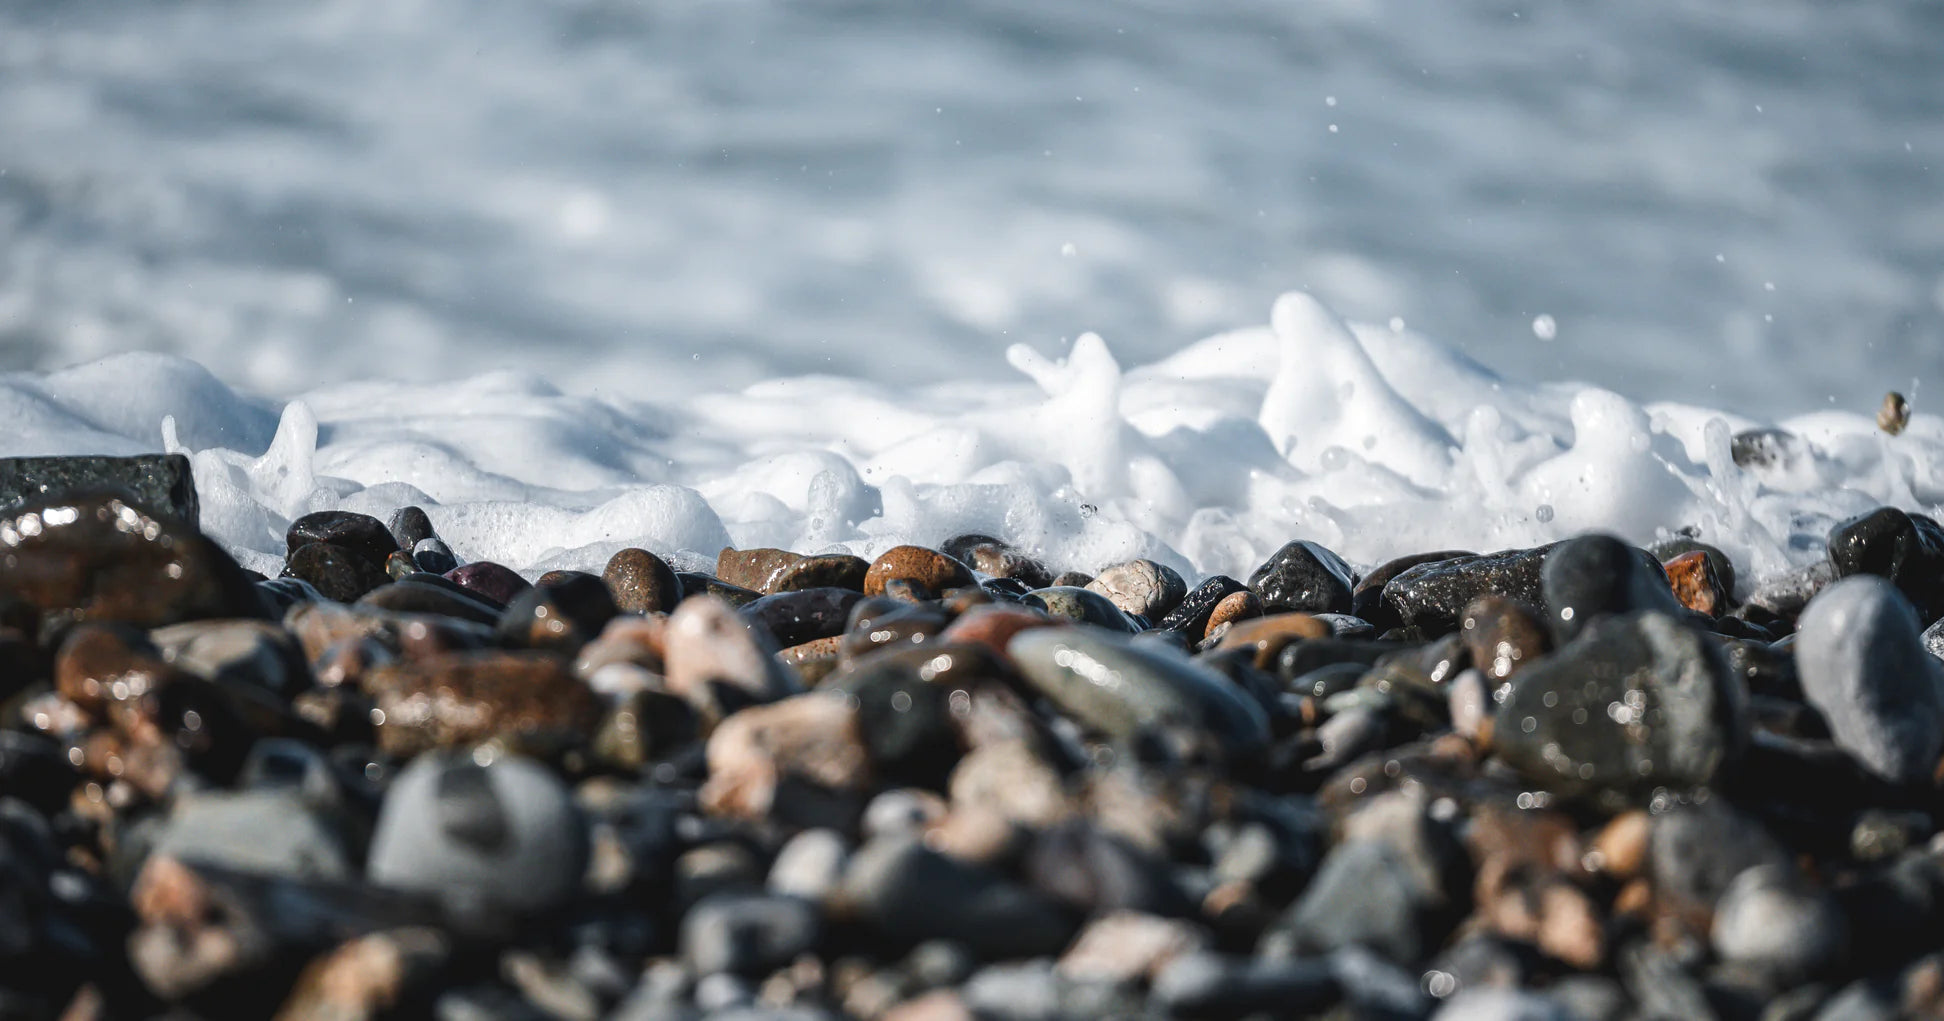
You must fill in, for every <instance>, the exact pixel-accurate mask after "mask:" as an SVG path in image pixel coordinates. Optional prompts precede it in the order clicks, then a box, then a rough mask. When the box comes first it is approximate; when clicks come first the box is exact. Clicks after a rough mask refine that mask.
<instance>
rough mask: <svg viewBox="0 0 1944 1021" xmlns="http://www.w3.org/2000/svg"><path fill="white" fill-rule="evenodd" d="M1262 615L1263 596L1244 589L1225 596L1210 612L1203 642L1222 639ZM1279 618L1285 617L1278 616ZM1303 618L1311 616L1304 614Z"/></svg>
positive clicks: (1203, 633)
mask: <svg viewBox="0 0 1944 1021" xmlns="http://www.w3.org/2000/svg"><path fill="white" fill-rule="evenodd" d="M1262 613H1263V609H1262V597H1261V596H1258V595H1256V594H1255V593H1254V592H1251V591H1249V590H1248V589H1243V590H1242V591H1240V592H1231V593H1229V594H1228V595H1226V596H1223V597H1222V601H1221V602H1219V603H1216V604H1215V608H1214V609H1213V610H1210V611H1209V613H1208V628H1207V630H1205V631H1203V632H1202V636H1201V637H1202V640H1203V641H1209V640H1211V639H1219V638H1222V637H1223V636H1224V635H1226V634H1227V633H1228V632H1229V629H1231V628H1233V627H1234V626H1235V624H1236V623H1237V622H1238V621H1245V620H1253V619H1255V618H1257V617H1260V616H1262ZM1277 616H1285V615H1284V614H1277ZM1302 616H1309V615H1308V614H1303V615H1302ZM1310 619H1312V620H1314V619H1316V618H1314V617H1311V618H1310Z"/></svg>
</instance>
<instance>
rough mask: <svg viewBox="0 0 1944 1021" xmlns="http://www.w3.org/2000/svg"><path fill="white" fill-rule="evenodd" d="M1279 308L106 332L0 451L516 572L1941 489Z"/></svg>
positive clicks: (1210, 554)
mask: <svg viewBox="0 0 1944 1021" xmlns="http://www.w3.org/2000/svg"><path fill="white" fill-rule="evenodd" d="M1272 319H1273V322H1272V324H1271V325H1270V326H1269V327H1268V328H1254V329H1248V330H1241V331H1235V332H1231V333H1227V334H1222V335H1218V336H1215V337H1211V338H1209V339H1207V340H1204V341H1202V342H1200V343H1198V344H1195V345H1191V346H1189V347H1188V348H1186V349H1184V350H1182V351H1180V352H1177V353H1175V354H1174V355H1172V356H1171V357H1169V358H1166V359H1163V360H1161V361H1159V362H1156V363H1154V364H1151V365H1146V366H1141V367H1136V368H1133V369H1127V370H1123V369H1122V367H1121V366H1120V365H1119V364H1118V363H1117V361H1116V360H1115V358H1114V356H1113V354H1112V352H1111V351H1110V349H1109V345H1108V344H1107V342H1106V341H1104V340H1102V339H1101V338H1099V337H1097V336H1092V335H1088V336H1085V337H1083V338H1081V339H1080V340H1079V341H1078V342H1077V343H1076V344H1075V345H1074V347H1073V350H1072V352H1071V354H1070V355H1069V356H1068V357H1067V358H1065V359H1063V360H1057V361H1056V360H1051V359H1047V358H1045V357H1043V356H1041V355H1038V354H1036V353H1034V352H1033V351H1031V350H1030V349H1027V348H1024V347H1015V348H1014V349H1012V350H1011V351H1010V352H1008V354H1007V358H1008V360H1009V361H1010V362H1011V363H1012V365H1013V366H1014V367H1015V368H1016V369H1018V370H1019V371H1020V372H1021V373H1023V374H1024V375H1025V376H1026V377H1027V379H1026V380H1023V381H1019V382H1015V383H1010V384H992V385H987V384H979V385H967V384H963V383H958V384H943V385H939V386H935V387H931V388H910V387H897V386H893V385H887V384H881V383H876V382H872V381H869V380H861V379H848V378H840V377H831V376H812V377H800V378H794V379H781V380H774V381H770V382H766V383H762V384H758V385H755V386H751V387H749V388H747V389H745V390H743V391H741V392H733V393H730V392H717V393H696V394H691V395H687V396H679V397H675V398H671V399H668V400H665V401H654V402H649V401H635V400H627V399H622V398H617V397H612V396H586V395H575V394H567V393H562V392H560V391H558V390H556V389H554V388H553V387H551V386H549V385H548V384H546V383H545V382H543V381H541V380H538V379H536V378H533V377H531V376H527V375H520V374H513V373H504V372H501V373H492V374H488V375H484V376H479V377H476V378H473V379H470V380H466V381H462V382H459V383H454V384H407V383H363V384H350V385H340V386H334V387H327V388H324V389H320V390H315V391H312V392H310V393H307V394H305V395H303V396H302V397H300V398H298V399H296V400H293V401H290V402H289V403H287V404H285V405H284V406H283V408H282V409H281V412H280V413H277V414H274V415H273V413H272V409H271V408H270V407H269V406H268V405H266V404H264V403H263V402H261V401H259V400H257V399H255V398H252V397H250V396H248V395H242V394H238V393H235V392H233V391H231V390H230V389H229V388H227V387H225V386H223V385H222V384H221V383H219V382H216V380H215V379H214V378H213V377H212V376H210V375H209V374H208V373H207V372H204V371H202V370H201V369H200V367H198V366H196V365H195V364H194V363H191V362H187V361H184V360H181V359H177V358H170V357H161V356H153V355H129V356H117V357H111V358H108V359H105V360H103V361H100V362H97V363H94V364H91V365H88V366H83V367H81V368H77V369H72V370H68V371H64V372H55V373H51V374H46V375H38V374H30V373H23V374H14V375H8V376H0V426H4V429H0V454H26V453H74V452H82V451H101V452H112V453H125V452H132V451H137V450H144V449H155V448H157V447H160V446H163V445H167V446H168V447H169V449H176V450H182V451H185V452H188V453H189V454H190V456H191V458H192V460H193V462H194V465H195V470H196V476H197V482H198V485H199V486H200V488H201V492H202V502H203V525H204V527H205V529H206V530H208V531H209V532H210V533H211V534H213V535H215V536H216V537H217V538H219V539H220V540H222V541H223V542H224V543H225V544H226V545H227V546H228V547H229V548H231V549H232V550H234V551H236V552H237V554H238V555H239V557H240V558H241V559H242V560H244V561H245V562H246V563H247V564H249V565H250V566H253V567H255V568H257V569H258V570H263V571H266V572H270V571H274V570H275V569H276V567H277V564H278V557H279V555H280V554H281V552H282V535H283V531H284V529H285V528H286V527H287V525H288V524H289V522H290V520H291V519H293V518H294V517H296V516H298V515H301V514H303V513H307V512H309V511H313V510H320V509H325V508H331V507H343V508H347V509H351V510H358V511H363V512H366V513H371V514H376V515H380V516H383V515H385V514H388V513H389V512H390V511H391V510H392V509H393V508H394V507H396V506H398V505H400V504H403V503H408V502H415V503H420V504H422V505H424V506H425V507H426V508H427V510H428V512H429V513H430V515H431V517H432V520H433V523H434V525H435V526H436V527H437V528H438V530H439V532H440V534H441V535H443V536H445V537H446V539H447V540H448V541H449V542H450V543H451V544H452V546H453V548H454V549H455V551H457V552H458V553H459V555H460V556H461V557H464V558H468V559H493V560H498V561H500V562H502V563H505V564H507V565H509V566H511V567H514V568H516V569H519V570H522V571H525V572H527V573H528V574H533V573H536V572H539V571H543V570H547V569H550V568H555V567H579V568H598V567H599V566H600V565H601V564H602V562H604V561H605V559H606V558H607V557H608V556H609V555H610V554H611V553H612V552H613V551H614V550H615V549H618V548H620V547H621V546H624V545H641V546H645V547H647V548H649V549H653V550H656V551H657V552H661V553H664V554H667V555H670V556H671V557H673V558H674V559H675V560H676V561H677V562H678V563H679V564H680V565H682V566H685V567H695V566H701V565H704V564H706V563H708V562H709V561H710V560H712V559H713V557H714V554H715V553H716V551H717V550H719V549H720V548H721V547H722V546H723V545H725V544H735V545H738V546H750V545H776V546H785V547H790V548H794V549H799V550H804V551H811V552H818V551H828V550H838V549H843V550H849V551H853V552H856V553H859V554H861V555H864V556H872V555H875V554H876V553H877V552H880V551H882V550H883V549H885V548H887V547H889V546H891V545H894V544H896V543H900V542H919V543H937V542H940V541H942V540H944V539H946V538H948V537H950V536H952V535H954V534H957V533H961V532H967V531H979V532H988V533H993V534H997V535H1000V536H1002V537H1004V538H1006V539H1008V540H1010V541H1013V542H1015V543H1017V544H1019V545H1021V546H1022V547H1024V548H1026V549H1029V550H1031V551H1033V552H1035V553H1037V554H1039V555H1041V556H1043V557H1044V558H1045V559H1046V560H1047V561H1049V562H1050V563H1051V564H1052V565H1053V566H1054V567H1056V568H1067V567H1078V568H1082V569H1092V568H1097V567H1100V566H1102V565H1104V564H1105V563H1108V562H1111V561H1114V560H1118V559H1123V558H1127V557H1133V556H1149V557H1154V558H1157V559H1160V560H1162V561H1164V562H1167V563H1170V564H1172V565H1174V566H1176V567H1177V568H1180V569H1183V570H1186V571H1189V572H1191V573H1194V574H1197V575H1202V574H1208V573H1214V572H1222V573H1227V574H1232V575H1245V574H1246V573H1247V572H1248V571H1249V570H1250V569H1252V568H1253V567H1254V566H1255V565H1256V564H1257V563H1259V562H1260V561H1261V560H1262V558H1263V557H1264V556H1266V555H1267V554H1268V553H1269V552H1270V551H1271V550H1273V549H1274V548H1275V547H1277V546H1279V545H1281V544H1282V543H1284V542H1287V541H1288V540H1290V539H1296V538H1308V539H1315V540H1317V541H1320V542H1322V543H1323V544H1325V545H1327V546H1329V547H1331V548H1333V549H1336V550H1338V551H1340V552H1341V553H1342V554H1343V555H1344V556H1346V557H1347V558H1349V559H1350V560H1352V561H1353V562H1356V563H1359V564H1362V565H1371V564H1374V563H1377V562H1379V561H1382V560H1384V559H1387V558H1389V557H1392V556H1395V555H1399V554H1403V553H1409V552H1416V551H1421V550H1428V549H1437V548H1450V547H1460V548H1472V549H1481V550H1482V549H1498V548H1505V547H1511V546H1522V545H1529V544H1533V543H1538V542H1543V541H1547V540H1550V539H1554V538H1559V537H1563V536H1566V535H1571V534H1574V533H1577V532H1580V531H1584V530H1589V529H1601V530H1606V531H1611V532H1616V533H1618V534H1620V535H1622V536H1624V537H1625V538H1627V539H1629V540H1632V541H1634V542H1637V543H1643V544H1644V543H1647V542H1651V541H1653V540H1655V539H1657V538H1661V537H1665V536H1667V535H1670V534H1672V533H1673V532H1674V531H1675V530H1677V529H1684V528H1685V529H1691V530H1693V531H1694V533H1695V534H1697V535H1698V536H1699V537H1700V538H1702V539H1704V540H1707V541H1709V542H1714V543H1717V544H1718V545H1720V546H1722V547H1723V548H1724V549H1726V550H1727V551H1728V552H1729V553H1730V554H1731V555H1732V556H1733V557H1734V558H1735V559H1736V561H1737V562H1738V564H1740V565H1741V566H1742V567H1743V569H1744V571H1745V572H1747V573H1749V574H1751V575H1754V576H1756V577H1760V576H1763V575H1767V574H1772V573H1775V572H1778V571H1781V570H1783V569H1785V568H1787V567H1789V566H1791V565H1793V564H1799V563H1802V562H1805V561H1807V560H1809V559H1811V558H1813V557H1815V556H1818V555H1820V551H1821V548H1822V543H1823V539H1824V537H1825V536H1826V533H1827V530H1828V528H1829V526H1830V525H1831V524H1832V523H1834V522H1835V521H1837V520H1839V519H1840V518H1842V517H1844V516H1847V515H1850V514H1854V513H1857V512H1860V511H1862V510H1866V509H1868V508H1870V507H1872V506H1875V505H1877V504H1883V503H1889V504H1895V505H1898V506H1902V507H1906V508H1909V509H1913V510H1922V511H1934V510H1936V508H1937V504H1938V503H1939V501H1940V500H1944V421H1940V420H1939V419H1937V418H1936V417H1935V416H1930V415H1923V414H1919V415H1917V416H1915V417H1914V418H1913V419H1912V420H1911V422H1910V426H1909V428H1908V429H1907V430H1906V431H1905V432H1904V433H1903V434H1902V435H1900V436H1895V437H1892V436H1887V435H1885V434H1883V433H1882V432H1880V431H1878V430H1877V428H1876V426H1875V424H1874V421H1873V419H1871V418H1870V417H1867V416H1865V415H1863V414H1854V413H1849V412H1837V411H1827V410H1824V411H1818V412H1815V413H1813V414H1809V415H1804V416H1801V417H1798V418H1793V419H1788V420H1785V421H1782V422H1779V423H1776V424H1777V425H1779V426H1780V427H1781V428H1783V429H1785V430H1787V431H1788V432H1789V433H1791V434H1793V435H1794V436H1795V437H1796V439H1795V440H1794V441H1793V442H1792V443H1791V444H1790V445H1789V446H1788V447H1787V449H1786V451H1785V454H1786V456H1784V457H1782V458H1780V459H1778V460H1777V461H1776V463H1774V464H1772V465H1767V466H1751V467H1748V468H1742V467H1739V466H1737V465H1736V464H1735V463H1734V461H1733V460H1732V458H1731V456H1730V453H1729V442H1730V437H1731V436H1732V434H1733V433H1734V432H1736V431H1739V430H1742V429H1745V428H1748V427H1750V426H1753V425H1756V424H1758V423H1754V422H1751V421H1748V420H1745V419H1737V418H1731V417H1729V416H1724V415H1721V414H1718V413H1715V412H1712V411H1709V410H1707V409H1705V408H1697V407H1693V406H1690V405H1682V404H1649V405H1641V404H1636V403H1634V402H1633V401H1630V400H1629V399H1627V398H1626V397H1623V396H1621V395H1619V394H1616V393H1612V392H1610V391H1607V390H1603V389H1599V388H1596V387H1589V386H1572V385H1557V384H1553V385H1547V386H1542V387H1530V386H1525V385H1522V384H1518V383H1516V382H1513V381H1509V380H1506V379H1501V378H1499V377H1498V376H1496V375H1494V374H1493V373H1492V372H1490V371H1489V370H1487V369H1485V368H1484V367H1482V366H1479V365H1477V364H1476V363H1473V362H1471V361H1470V360H1469V359H1466V358H1464V357H1463V356H1461V355H1459V354H1457V353H1455V352H1453V351H1451V350H1449V349H1447V348H1445V347H1443V346H1441V345H1439V344H1437V343H1436V342H1434V341H1432V340H1430V339H1428V338H1426V337H1424V336H1422V335H1419V334H1416V333H1413V332H1409V331H1394V330H1390V329H1377V328H1371V327H1365V326H1359V325H1351V324H1346V323H1344V322H1343V321H1342V320H1340V319H1339V318H1338V317H1337V316H1336V315H1335V314H1334V313H1332V312H1331V311H1330V310H1329V309H1327V308H1326V307H1324V306H1323V305H1322V304H1321V303H1320V302H1317V301H1316V300H1315V299H1313V298H1311V297H1309V296H1307V295H1303V294H1291V295H1287V296H1285V297H1283V298H1282V299H1280V300H1279V301H1278V302H1277V303H1276V306H1275V310H1274V314H1273V317H1272ZM165 416H166V418H165Z"/></svg>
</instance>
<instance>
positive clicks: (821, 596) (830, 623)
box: [736, 587, 864, 647]
mask: <svg viewBox="0 0 1944 1021" xmlns="http://www.w3.org/2000/svg"><path fill="white" fill-rule="evenodd" d="M863 598H864V594H863V593H861V592H858V591H857V590H855V589H848V588H836V587H823V588H804V589H792V590H790V591H786V592H778V593H775V594H773V595H767V596H764V597H763V598H761V599H758V600H756V601H755V602H753V603H749V604H748V605H746V606H744V607H742V608H741V609H740V610H738V611H736V612H738V613H740V614H742V616H743V619H744V620H749V621H755V622H758V623H760V624H761V625H762V626H763V628H764V629H765V630H767V631H768V632H769V633H770V635H771V636H773V637H774V638H775V639H776V642H777V644H778V645H782V646H786V647H787V646H791V645H802V644H803V643H805V642H814V641H816V640H817V639H819V638H835V637H837V636H839V635H841V634H843V633H844V631H845V630H846V626H847V625H848V623H849V621H850V615H851V611H852V610H853V609H855V608H856V606H857V604H858V602H860V601H861V600H863Z"/></svg>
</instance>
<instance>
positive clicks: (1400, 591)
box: [1358, 546, 1554, 635]
mask: <svg viewBox="0 0 1944 1021" xmlns="http://www.w3.org/2000/svg"><path fill="white" fill-rule="evenodd" d="M1553 548H1554V547H1553V546H1540V547H1537V548H1534V549H1524V550H1507V551H1505V552H1502V553H1488V554H1484V555H1474V556H1458V557H1448V558H1444V559H1439V560H1432V561H1428V562H1426V563H1422V564H1418V565H1417V566H1415V567H1411V568H1407V569H1406V570H1404V571H1402V572H1399V573H1398V574H1397V576H1396V577H1393V578H1392V579H1391V580H1390V581H1389V582H1388V583H1387V584H1385V585H1384V589H1383V593H1382V595H1381V597H1380V607H1381V609H1380V610H1372V611H1371V612H1373V613H1375V612H1382V613H1384V614H1387V615H1389V616H1390V617H1391V618H1393V619H1395V620H1396V621H1398V623H1400V624H1404V625H1415V626H1417V627H1418V628H1420V629H1421V630H1423V631H1424V632H1425V633H1426V634H1429V635H1440V634H1444V633H1447V632H1449V631H1452V630H1455V629H1456V628H1457V627H1458V623H1459V617H1460V615H1462V614H1463V613H1464V611H1465V607H1467V606H1469V605H1471V601H1472V600H1474V599H1477V598H1478V597H1479V596H1482V595H1486V594H1492V595H1499V596H1504V597H1506V598H1508V599H1515V600H1518V601H1519V602H1522V603H1525V604H1526V605H1528V606H1544V605H1546V600H1545V594H1544V590H1543V583H1542V580H1541V573H1542V571H1543V570H1544V567H1545V562H1546V556H1547V554H1549V553H1551V552H1552V550H1553ZM1358 616H1363V617H1366V618H1367V619H1373V620H1374V619H1376V618H1374V617H1370V616H1369V614H1367V613H1366V614H1358Z"/></svg>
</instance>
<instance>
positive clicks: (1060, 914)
mask: <svg viewBox="0 0 1944 1021" xmlns="http://www.w3.org/2000/svg"><path fill="white" fill-rule="evenodd" d="M840 893H841V896H842V897H843V898H844V901H845V903H846V904H847V905H848V907H849V908H850V910H851V911H853V912H854V913H855V915H856V917H857V918H859V919H860V920H861V921H863V922H864V923H865V924H867V925H869V926H870V927H871V928H873V929H875V930H877V932H878V933H879V934H880V935H881V936H883V937H884V938H887V939H890V940H895V941H898V942H901V943H904V944H906V945H910V944H913V943H917V942H920V941H923V940H928V939H949V940H953V941H955V942H957V943H959V944H961V945H963V946H964V947H965V948H966V949H968V950H970V951H971V952H972V953H973V954H975V955H977V956H979V957H981V958H984V959H988V960H990V959H998V958H1013V957H1040V956H1050V955H1053V954H1057V953H1059V952H1060V950H1061V949H1062V948H1064V947H1065V946H1066V945H1067V943H1068V941H1069V940H1070V939H1071V938H1072V936H1073V934H1074V932H1075V931H1077V928H1078V927H1077V924H1076V919H1075V918H1074V917H1073V916H1072V915H1071V914H1070V913H1069V912H1067V911H1066V910H1064V909H1062V908H1061V907H1060V906H1059V905H1057V904H1055V903H1053V902H1052V901H1050V900H1048V899H1047V898H1045V897H1044V896H1042V895H1040V894H1037V893H1034V892H1033V891H1031V890H1028V889H1026V888H1025V887H1022V886H1019V885H1017V884H1014V883H1010V882H1008V881H1007V880H1006V879H1005V878H1004V876H1003V875H1001V874H999V873H996V872H993V871H991V870H988V869H984V868H980V867H977V866H973V865H967V864H964V863H961V862H958V861H955V860H954V859H952V858H948V857H946V856H945V855H943V854H940V853H938V852H936V851H933V850H931V849H929V848H927V847H926V846H925V844H924V842H922V841H920V840H916V839H913V838H909V837H893V838H886V839H880V840H873V841H871V842H870V843H867V844H865V845H864V846H863V847H861V848H859V849H858V852H857V854H856V855H855V856H853V857H852V859H851V864H850V869H849V871H848V872H847V873H846V874H845V876H844V883H843V887H842V889H841V891H840Z"/></svg>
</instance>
